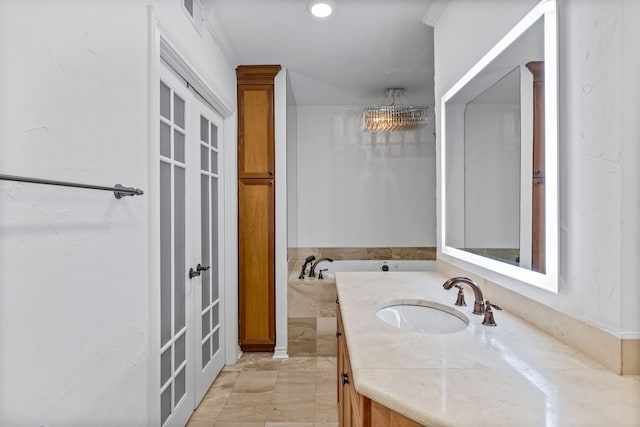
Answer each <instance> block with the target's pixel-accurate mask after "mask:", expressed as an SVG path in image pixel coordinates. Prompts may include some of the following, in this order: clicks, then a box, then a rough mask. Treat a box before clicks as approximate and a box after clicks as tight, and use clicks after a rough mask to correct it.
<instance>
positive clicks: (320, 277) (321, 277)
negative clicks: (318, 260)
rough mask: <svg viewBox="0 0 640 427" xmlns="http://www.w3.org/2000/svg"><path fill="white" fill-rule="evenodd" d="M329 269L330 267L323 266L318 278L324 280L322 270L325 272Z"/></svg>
mask: <svg viewBox="0 0 640 427" xmlns="http://www.w3.org/2000/svg"><path fill="white" fill-rule="evenodd" d="M327 270H328V268H323V269H322V270H320V271H319V272H318V280H322V279H324V276H323V275H322V272H323V271H327Z"/></svg>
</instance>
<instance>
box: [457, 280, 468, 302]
mask: <svg viewBox="0 0 640 427" xmlns="http://www.w3.org/2000/svg"><path fill="white" fill-rule="evenodd" d="M455 286H456V288H458V298H457V299H456V304H455V305H457V306H458V307H465V306H466V305H467V303H466V302H465V300H464V292H463V290H462V286H460V285H455Z"/></svg>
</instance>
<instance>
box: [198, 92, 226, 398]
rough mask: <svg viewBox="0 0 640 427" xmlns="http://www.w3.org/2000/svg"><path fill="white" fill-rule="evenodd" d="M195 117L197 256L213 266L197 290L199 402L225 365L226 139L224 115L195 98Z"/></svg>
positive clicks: (208, 265)
mask: <svg viewBox="0 0 640 427" xmlns="http://www.w3.org/2000/svg"><path fill="white" fill-rule="evenodd" d="M194 107H195V111H194V117H195V116H197V118H196V120H197V126H199V135H200V138H199V150H198V153H199V159H198V160H199V162H198V165H199V167H198V173H197V175H198V176H197V177H196V180H197V181H198V183H197V184H196V186H195V187H197V186H198V185H199V187H200V194H199V199H198V204H199V212H198V213H197V215H198V219H197V220H196V221H194V224H195V226H196V227H198V229H197V230H194V231H195V236H196V237H197V239H196V240H197V241H196V242H195V243H196V254H197V255H196V257H197V258H198V256H199V259H200V260H202V262H204V263H206V266H207V267H209V268H208V269H207V270H205V271H203V272H202V274H201V276H200V277H199V279H200V292H196V313H197V319H196V324H195V330H196V354H195V357H196V358H195V360H196V366H195V367H196V371H197V373H196V384H195V387H196V402H200V400H202V397H203V396H204V395H205V393H206V392H207V390H208V389H209V386H210V385H211V383H212V382H213V380H214V379H215V377H216V376H217V375H218V373H219V372H220V370H221V369H222V367H223V366H224V351H223V348H222V346H223V342H224V336H223V335H222V332H223V330H222V319H224V316H223V315H224V313H223V310H224V308H223V304H222V292H221V288H222V286H221V285H222V277H223V276H222V274H221V272H220V270H221V269H220V266H221V265H222V263H221V262H220V261H221V256H220V255H221V254H222V253H224V251H223V249H222V242H221V239H220V238H219V236H220V234H221V233H220V231H221V230H223V222H222V220H223V218H222V216H221V215H219V212H222V209H221V207H222V203H221V200H222V197H221V194H220V193H221V192H220V191H219V189H220V188H221V186H220V176H221V170H220V164H221V162H220V161H219V159H220V158H221V156H220V155H219V154H220V146H219V142H220V141H222V117H220V116H219V115H218V114H216V113H215V112H214V111H213V110H211V109H210V108H208V107H207V106H206V105H205V104H204V103H202V102H201V101H199V100H196V101H195V102H194Z"/></svg>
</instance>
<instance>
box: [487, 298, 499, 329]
mask: <svg viewBox="0 0 640 427" xmlns="http://www.w3.org/2000/svg"><path fill="white" fill-rule="evenodd" d="M491 307H493V304H491V303H490V302H489V301H485V309H484V320H482V324H483V325H485V326H497V323H496V321H495V319H494V318H493V309H492V308H491ZM498 310H502V309H501V308H499V307H498Z"/></svg>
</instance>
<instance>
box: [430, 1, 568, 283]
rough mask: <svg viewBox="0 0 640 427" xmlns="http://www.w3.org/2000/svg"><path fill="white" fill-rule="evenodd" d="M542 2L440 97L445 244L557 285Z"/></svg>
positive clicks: (549, 58)
mask: <svg viewBox="0 0 640 427" xmlns="http://www.w3.org/2000/svg"><path fill="white" fill-rule="evenodd" d="M556 27H557V23H556V5H555V1H554V0H544V1H542V2H540V3H539V4H538V5H537V6H536V7H535V8H534V9H533V10H532V11H531V12H530V13H528V14H527V16H525V17H524V18H523V19H522V20H521V21H520V22H519V23H518V24H517V25H516V26H515V27H514V28H513V29H512V30H511V31H510V32H509V33H508V34H507V35H506V36H505V37H504V38H503V39H502V40H500V41H499V42H498V43H497V44H496V45H495V46H494V47H493V48H492V49H491V50H490V51H489V52H488V53H487V54H486V55H485V56H484V57H483V58H482V59H481V60H480V61H479V62H478V63H477V64H476V65H475V66H474V67H473V68H471V70H469V71H468V72H467V73H466V74H465V75H464V76H463V77H462V79H460V81H458V82H457V83H456V84H455V85H454V86H453V87H452V88H451V89H450V90H449V91H448V92H447V93H446V94H445V95H444V96H443V97H442V100H441V109H440V114H441V120H442V122H441V124H442V126H441V135H442V144H441V175H440V178H441V182H442V187H441V188H442V196H441V209H442V215H441V221H440V225H441V230H440V231H441V237H442V242H443V243H442V253H443V254H445V255H447V256H450V257H452V258H454V259H459V260H462V261H465V262H468V263H471V264H474V265H477V266H479V267H483V268H486V269H488V270H491V271H494V272H496V273H500V274H503V275H505V276H509V277H511V278H514V279H516V280H519V281H523V282H526V283H529V284H531V285H534V286H537V287H540V288H543V289H546V290H549V291H552V292H557V291H558V207H557V206H558V203H557V197H558V196H557V195H558V190H557V189H558V182H557V176H558V173H557V152H558V147H557V139H558V138H557V103H558V101H557V35H556V34H557V33H556V31H557V30H556Z"/></svg>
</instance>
